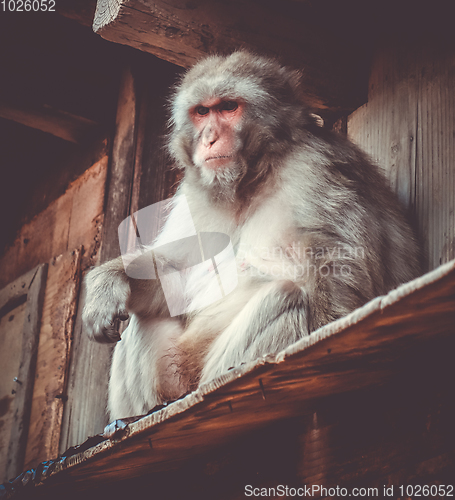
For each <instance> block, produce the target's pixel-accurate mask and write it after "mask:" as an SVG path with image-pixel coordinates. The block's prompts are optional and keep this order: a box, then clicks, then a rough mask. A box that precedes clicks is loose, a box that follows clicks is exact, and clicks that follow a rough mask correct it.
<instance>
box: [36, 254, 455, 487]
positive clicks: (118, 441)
mask: <svg viewBox="0 0 455 500" xmlns="http://www.w3.org/2000/svg"><path fill="white" fill-rule="evenodd" d="M454 328H455V261H451V262H450V263H448V264H446V265H444V266H441V267H440V268H438V269H436V270H435V271H432V272H431V273H428V274H426V275H424V276H423V277H420V278H418V279H416V280H414V281H412V282H410V283H407V284H405V285H402V286H401V287H399V288H398V289H396V290H394V291H392V292H390V293H389V294H388V295H387V296H382V297H378V298H376V299H374V300H373V301H371V302H369V303H368V304H366V305H365V306H364V307H362V308H360V309H358V310H356V311H354V312H353V313H351V314H350V315H348V316H346V317H345V318H342V319H340V320H338V321H336V322H334V323H331V324H329V325H327V326H325V327H323V328H321V329H319V330H317V331H316V332H314V333H312V334H311V335H310V336H308V337H306V338H304V339H302V340H301V341H299V342H297V343H296V344H294V345H292V346H290V347H289V348H288V349H286V350H284V351H282V352H281V353H279V354H277V355H275V356H268V357H265V358H263V359H259V360H257V361H256V362H253V363H249V364H246V365H244V366H242V367H240V368H237V369H234V370H231V371H230V372H229V373H227V374H226V375H224V376H222V377H220V378H218V379H216V380H214V381H213V382H211V383H209V384H206V385H204V386H202V387H200V388H199V389H198V390H197V391H195V392H193V393H191V394H189V395H188V396H186V397H185V398H184V399H182V400H179V401H176V402H174V403H172V404H170V405H169V406H167V407H165V408H163V409H161V410H159V411H155V412H154V413H151V414H150V415H147V416H145V417H143V418H140V419H139V420H137V421H134V422H132V423H130V424H128V425H122V424H120V427H121V428H120V429H119V430H117V431H116V432H113V433H112V432H111V433H110V434H105V436H104V438H105V439H104V440H103V437H99V438H96V439H97V440H98V442H99V440H103V441H102V442H100V443H99V444H97V445H96V446H92V447H91V448H89V449H87V447H88V446H90V443H92V444H93V443H94V441H93V440H92V441H89V442H88V443H87V444H86V445H85V447H83V448H81V449H85V451H81V452H80V453H76V454H71V453H68V454H67V455H68V456H64V457H63V458H61V459H59V460H57V461H55V462H53V463H52V464H48V466H49V465H50V466H49V467H48V468H47V470H46V475H45V476H46V477H45V478H44V477H41V478H40V477H39V475H38V476H37V477H36V478H35V482H36V483H39V482H40V481H41V482H42V486H40V488H39V491H40V492H41V494H44V493H45V492H46V484H48V485H49V487H51V485H55V484H58V483H59V482H65V481H68V479H69V477H70V478H71V482H72V484H75V483H77V484H79V486H80V487H82V488H87V487H89V485H91V484H99V483H102V482H104V481H109V480H119V479H122V478H127V477H135V476H139V475H141V474H144V473H146V472H157V471H164V470H167V469H171V468H175V467H176V464H178V463H180V462H182V461H184V460H188V459H189V458H191V457H194V456H195V455H197V454H198V453H201V452H203V451H206V450H208V449H211V448H213V447H214V446H216V445H220V444H223V443H226V442H228V441H229V440H231V439H233V438H234V437H236V436H240V435H242V434H244V433H246V432H248V431H251V430H253V429H257V428H258V427H260V426H263V425H266V424H270V423H272V422H277V421H279V420H281V419H285V418H286V419H287V418H290V417H293V416H296V415H303V414H305V412H308V408H311V406H310V405H311V403H312V402H314V401H316V400H319V401H320V400H321V398H325V397H331V396H333V395H338V397H343V394H348V393H352V391H354V390H360V389H367V388H371V387H376V386H378V385H381V384H384V383H386V382H390V381H391V380H393V379H394V377H397V376H399V375H400V373H402V372H401V370H402V361H403V360H404V359H406V358H408V357H409V356H410V355H411V354H412V352H413V350H414V349H415V347H416V346H418V345H420V346H425V349H427V348H428V349H429V350H431V345H432V342H433V341H435V340H436V339H443V340H444V339H446V338H449V337H450V334H453V333H454ZM108 436H109V437H108ZM95 443H96V440H95ZM76 451H77V450H76ZM49 478H52V480H51V481H49V482H48V479H49Z"/></svg>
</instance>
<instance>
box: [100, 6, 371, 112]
mask: <svg viewBox="0 0 455 500" xmlns="http://www.w3.org/2000/svg"><path fill="white" fill-rule="evenodd" d="M239 13H241V15H239ZM341 14H342V15H345V16H346V18H347V19H349V15H348V14H347V12H344V11H341ZM331 15H333V14H332V10H331V9H330V8H329V7H327V6H326V8H325V9H324V8H320V7H318V6H317V5H316V6H315V5H310V4H308V3H306V2H305V3H303V2H302V3H296V2H289V1H282V2H267V3H264V2H262V3H257V2H251V1H245V0H235V1H233V2H211V1H208V0H196V1H194V2H191V3H188V2H186V1H183V0H172V1H166V2H164V1H159V2H152V1H149V0H99V1H98V3H97V9H96V13H95V18H94V21H93V28H94V30H95V32H97V33H98V34H100V35H101V36H102V37H103V38H106V39H107V40H111V41H114V42H117V43H121V44H126V45H130V46H132V47H134V48H137V49H140V50H143V51H146V52H150V53H152V54H154V55H156V56H158V57H160V58H161V59H165V60H167V61H169V62H172V63H174V64H177V65H180V66H183V67H188V66H190V65H192V64H194V62H196V61H197V60H198V59H200V58H201V57H202V56H203V55H206V54H208V53H213V52H220V53H226V52H230V51H232V50H234V49H239V48H246V49H250V50H252V51H254V52H259V53H262V54H264V53H265V54H269V55H271V56H278V57H279V58H280V60H281V61H283V62H284V63H286V64H290V65H292V66H294V67H296V68H304V69H305V71H304V74H303V77H304V81H305V85H306V88H307V91H308V98H309V100H310V101H311V104H312V105H313V106H314V107H315V108H317V109H326V108H327V107H329V108H333V109H339V108H342V109H344V108H346V109H351V110H352V109H355V108H356V107H358V106H359V105H360V104H362V102H364V101H362V99H364V98H365V93H364V92H362V89H363V90H365V88H364V83H365V81H366V79H365V78H364V77H365V71H366V69H367V68H366V67H365V66H363V62H364V59H365V53H366V50H365V49H366V46H367V44H368V42H367V41H365V43H364V45H363V46H362V47H360V46H359V44H358V43H352V42H353V40H352V39H349V37H347V36H346V32H345V31H343V33H344V36H338V35H337V34H334V33H333V31H334V27H335V26H338V25H337V24H336V23H333V22H327V23H326V22H324V20H323V19H324V18H323V17H322V16H331ZM332 21H333V19H332ZM329 25H330V27H329ZM330 40H332V42H330ZM309 47H311V50H309ZM354 75H355V76H354Z"/></svg>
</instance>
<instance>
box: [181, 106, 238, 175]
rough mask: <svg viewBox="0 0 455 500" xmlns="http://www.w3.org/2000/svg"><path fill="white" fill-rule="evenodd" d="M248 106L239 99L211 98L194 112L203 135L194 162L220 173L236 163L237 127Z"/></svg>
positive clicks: (197, 146) (191, 113)
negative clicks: (220, 170) (245, 106)
mask: <svg viewBox="0 0 455 500" xmlns="http://www.w3.org/2000/svg"><path fill="white" fill-rule="evenodd" d="M243 108H244V105H243V104H242V103H241V102H239V101H235V100H224V99H211V100H207V101H204V102H202V103H201V104H199V105H197V106H195V107H194V108H193V109H191V110H190V115H191V120H192V122H193V124H194V126H195V127H196V130H197V131H198V132H199V133H200V138H199V141H198V143H197V145H196V149H195V152H194V156H193V160H194V162H195V164H196V165H199V166H202V167H205V168H209V169H213V170H219V169H222V168H224V167H226V166H227V165H228V164H229V163H232V161H233V160H234V157H235V153H236V141H235V136H236V133H235V125H236V124H238V123H239V121H240V119H241V117H242V114H243Z"/></svg>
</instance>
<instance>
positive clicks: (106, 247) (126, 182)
mask: <svg viewBox="0 0 455 500" xmlns="http://www.w3.org/2000/svg"><path fill="white" fill-rule="evenodd" d="M137 110H138V102H137V82H136V81H135V76H134V75H133V70H132V69H131V66H127V67H126V68H125V69H124V71H123V74H122V80H121V84H120V90H119V100H118V105H117V117H116V131H115V137H114V141H113V147H112V153H111V158H110V168H109V173H108V182H107V191H106V200H105V217H104V230H103V236H102V243H101V250H100V261H101V262H104V261H107V260H109V259H112V258H114V257H117V256H118V255H119V254H120V248H119V243H118V226H119V224H120V222H121V221H122V220H123V219H125V218H126V217H127V216H128V214H129V209H130V204H131V194H132V185H133V178H134V164H135V153H136V135H137V115H138V113H137ZM79 304H80V307H79V308H78V313H77V317H76V322H75V327H74V343H73V352H72V360H71V366H70V372H69V382H68V403H67V405H66V406H65V411H64V415H63V425H62V434H61V440H60V447H59V448H60V451H62V452H63V451H64V450H66V449H67V448H69V447H70V446H75V445H77V444H80V443H82V442H83V441H84V440H85V439H86V438H87V437H88V436H90V435H94V434H97V433H99V432H102V430H103V428H104V426H105V425H106V424H107V423H108V422H107V416H106V404H107V385H108V379H109V367H110V360H111V356H112V350H113V346H110V345H105V344H98V343H96V342H92V341H91V340H90V339H89V338H88V336H87V335H86V334H85V332H84V331H83V328H82V321H81V312H82V308H83V304H84V294H82V295H81V297H80V301H79Z"/></svg>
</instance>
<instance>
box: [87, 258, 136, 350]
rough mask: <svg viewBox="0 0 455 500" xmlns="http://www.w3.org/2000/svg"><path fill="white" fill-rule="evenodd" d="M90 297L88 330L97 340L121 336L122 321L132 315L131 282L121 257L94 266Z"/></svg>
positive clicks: (91, 274) (109, 341)
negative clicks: (127, 308)
mask: <svg viewBox="0 0 455 500" xmlns="http://www.w3.org/2000/svg"><path fill="white" fill-rule="evenodd" d="M85 287H86V291H87V294H86V300H85V306H84V311H83V313H82V321H83V324H84V328H85V331H86V332H87V334H88V335H89V336H90V337H91V338H92V339H93V340H96V341H97V342H101V343H111V342H118V341H119V340H120V333H119V327H120V321H124V320H126V319H128V313H127V312H126V304H127V301H128V298H129V296H130V285H129V283H128V279H127V276H126V274H125V272H124V271H123V266H122V265H121V263H120V262H118V261H115V260H114V261H111V262H107V263H106V264H104V265H102V266H100V267H97V268H95V269H92V270H91V271H90V272H89V273H88V274H87V277H86V279H85Z"/></svg>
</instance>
